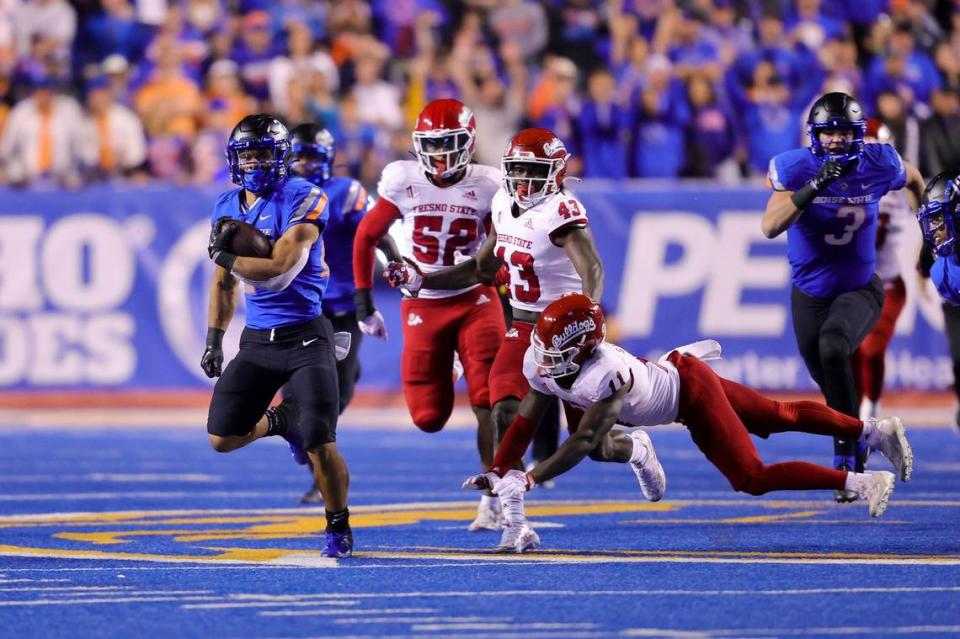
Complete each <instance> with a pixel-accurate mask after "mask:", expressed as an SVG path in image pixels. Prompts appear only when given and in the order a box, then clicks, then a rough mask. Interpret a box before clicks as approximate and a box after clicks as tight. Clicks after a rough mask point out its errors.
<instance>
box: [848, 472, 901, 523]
mask: <svg viewBox="0 0 960 639" xmlns="http://www.w3.org/2000/svg"><path fill="white" fill-rule="evenodd" d="M864 475H866V477H864V480H863V483H862V484H860V486H858V488H857V494H858V495H859V496H860V499H864V500H866V502H867V508H868V509H869V510H870V516H871V517H879V516H880V515H882V514H883V513H884V511H886V510H887V502H888V501H890V495H892V494H893V486H894V477H893V473H891V472H888V471H886V470H876V471H867V472H865V473H864Z"/></svg>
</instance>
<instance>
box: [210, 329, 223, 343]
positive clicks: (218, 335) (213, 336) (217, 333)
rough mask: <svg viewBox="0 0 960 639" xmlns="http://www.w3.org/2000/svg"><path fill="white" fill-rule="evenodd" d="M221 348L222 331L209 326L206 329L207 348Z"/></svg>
mask: <svg viewBox="0 0 960 639" xmlns="http://www.w3.org/2000/svg"><path fill="white" fill-rule="evenodd" d="M222 347H223V331H222V330H220V329H219V328H214V327H212V326H210V327H209V328H207V348H222Z"/></svg>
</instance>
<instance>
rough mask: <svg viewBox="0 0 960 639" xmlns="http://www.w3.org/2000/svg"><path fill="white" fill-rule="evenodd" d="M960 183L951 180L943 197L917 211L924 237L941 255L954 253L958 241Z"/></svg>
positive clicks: (935, 251)
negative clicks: (959, 194) (959, 192)
mask: <svg viewBox="0 0 960 639" xmlns="http://www.w3.org/2000/svg"><path fill="white" fill-rule="evenodd" d="M958 191H960V185H958V184H957V180H951V181H950V182H949V183H948V184H947V187H946V189H945V190H944V194H943V198H942V199H940V198H936V199H933V200H930V201H928V202H925V203H924V204H922V205H921V206H920V210H919V211H917V220H918V221H919V222H920V232H921V233H923V239H924V240H925V241H926V242H927V243H928V244H929V245H930V246H931V247H932V248H933V251H934V253H936V254H937V255H939V256H940V257H944V256H947V255H952V254H953V252H954V246H955V245H956V243H957V230H958V229H957V226H958V224H957V210H956V209H957V203H958V202H957V195H958Z"/></svg>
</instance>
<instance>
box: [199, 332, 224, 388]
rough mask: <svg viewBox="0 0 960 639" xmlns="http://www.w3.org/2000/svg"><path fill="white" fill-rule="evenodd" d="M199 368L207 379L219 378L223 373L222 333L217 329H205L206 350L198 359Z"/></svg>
mask: <svg viewBox="0 0 960 639" xmlns="http://www.w3.org/2000/svg"><path fill="white" fill-rule="evenodd" d="M200 368H202V369H203V372H204V373H206V374H207V377H220V373H222V372H223V331H221V330H220V329H219V328H208V329H207V348H206V350H204V351H203V357H202V358H200Z"/></svg>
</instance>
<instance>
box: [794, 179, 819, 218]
mask: <svg viewBox="0 0 960 639" xmlns="http://www.w3.org/2000/svg"><path fill="white" fill-rule="evenodd" d="M819 192H820V189H818V188H817V187H815V186H814V185H813V184H812V183H811V182H807V183H806V184H804V185H803V186H802V187H800V190H798V191H795V192H794V193H793V195H791V196H790V201H791V202H793V205H794V206H795V207H797V210H798V211H802V210H803V209H805V208H807V207H808V206H810V205H811V204H812V203H813V199H814V198H815V197H817V193H819Z"/></svg>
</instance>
